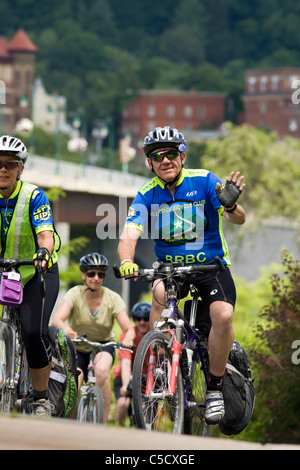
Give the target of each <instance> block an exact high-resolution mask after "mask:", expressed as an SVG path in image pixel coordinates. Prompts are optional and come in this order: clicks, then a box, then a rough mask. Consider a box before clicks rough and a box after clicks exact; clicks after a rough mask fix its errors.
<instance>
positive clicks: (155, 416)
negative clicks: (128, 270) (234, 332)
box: [114, 258, 225, 436]
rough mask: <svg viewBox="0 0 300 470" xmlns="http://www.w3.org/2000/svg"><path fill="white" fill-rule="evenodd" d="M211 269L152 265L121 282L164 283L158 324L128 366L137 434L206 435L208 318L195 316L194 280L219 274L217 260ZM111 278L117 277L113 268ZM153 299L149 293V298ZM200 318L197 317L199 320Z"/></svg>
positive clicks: (198, 306)
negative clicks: (185, 288) (185, 294)
mask: <svg viewBox="0 0 300 470" xmlns="http://www.w3.org/2000/svg"><path fill="white" fill-rule="evenodd" d="M216 263H217V264H214V265H203V266H202V265H195V266H194V265H193V266H184V265H183V264H182V263H162V262H155V263H153V267H152V269H140V271H139V274H138V275H136V276H127V277H126V279H129V278H135V279H141V280H143V281H146V282H149V283H152V282H153V281H154V280H155V279H160V280H161V282H163V283H164V287H165V292H166V304H165V308H164V310H163V312H162V315H161V318H160V319H159V321H158V322H156V324H155V325H154V329H153V330H152V331H150V332H148V333H147V334H146V335H145V336H144V337H143V338H142V340H141V342H140V344H139V347H138V349H137V352H136V356H135V361H134V365H133V379H132V380H133V384H132V389H133V407H134V414H135V421H136V425H137V427H138V428H141V429H147V430H151V431H164V432H170V433H174V434H180V433H186V434H193V435H203V436H206V435H209V433H210V426H208V425H207V424H206V422H205V418H204V413H205V395H206V388H207V384H208V378H209V355H208V349H207V338H208V334H209V331H210V326H211V325H210V318H209V317H207V318H205V316H204V314H203V312H201V301H200V300H199V292H198V291H197V289H196V288H195V287H194V285H193V278H194V276H195V275H197V276H199V275H201V273H202V274H204V273H207V272H213V271H222V270H225V267H224V265H223V263H222V261H221V259H220V258H216ZM114 272H115V275H116V277H120V273H119V271H118V268H117V267H116V266H115V267H114ZM183 282H188V283H189V290H190V294H191V297H192V299H191V301H189V302H186V306H187V308H185V312H184V313H183V314H182V313H181V312H180V311H179V308H178V303H179V300H180V289H181V287H182V284H183ZM154 295H155V292H154ZM201 313H202V315H201Z"/></svg>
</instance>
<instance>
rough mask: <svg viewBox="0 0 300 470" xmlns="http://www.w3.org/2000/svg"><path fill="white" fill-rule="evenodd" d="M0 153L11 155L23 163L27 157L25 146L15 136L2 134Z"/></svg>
mask: <svg viewBox="0 0 300 470" xmlns="http://www.w3.org/2000/svg"><path fill="white" fill-rule="evenodd" d="M0 155H11V156H14V157H18V158H20V160H22V163H25V162H26V160H27V158H28V153H27V148H26V147H25V145H24V144H23V142H22V141H21V140H20V139H18V138H17V137H13V136H11V135H2V136H1V137H0Z"/></svg>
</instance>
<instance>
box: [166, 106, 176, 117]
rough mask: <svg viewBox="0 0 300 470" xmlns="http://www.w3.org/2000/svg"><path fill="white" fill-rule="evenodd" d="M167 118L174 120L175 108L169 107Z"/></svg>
mask: <svg viewBox="0 0 300 470" xmlns="http://www.w3.org/2000/svg"><path fill="white" fill-rule="evenodd" d="M167 116H168V117H169V118H172V117H174V116H175V106H173V105H169V106H168V107H167Z"/></svg>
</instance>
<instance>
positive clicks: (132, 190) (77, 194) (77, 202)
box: [22, 155, 153, 305]
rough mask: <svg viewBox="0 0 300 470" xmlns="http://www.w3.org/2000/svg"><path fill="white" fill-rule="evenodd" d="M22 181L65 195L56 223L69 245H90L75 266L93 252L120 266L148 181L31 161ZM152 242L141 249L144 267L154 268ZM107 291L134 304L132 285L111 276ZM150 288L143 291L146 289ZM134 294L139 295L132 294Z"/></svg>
mask: <svg viewBox="0 0 300 470" xmlns="http://www.w3.org/2000/svg"><path fill="white" fill-rule="evenodd" d="M22 180H24V181H27V182H29V183H33V184H36V185H37V186H39V187H41V188H42V189H44V190H46V191H47V190H49V189H51V188H60V189H61V190H63V191H64V193H65V195H64V196H61V197H60V198H59V199H58V201H55V202H52V203H51V206H52V209H53V216H54V223H55V226H56V229H57V231H58V233H59V235H60V237H61V239H62V244H66V243H68V242H69V240H70V239H72V238H75V237H78V236H85V237H87V238H89V243H88V244H87V245H86V246H84V247H83V248H82V250H81V251H80V252H79V253H76V255H73V256H74V260H79V258H80V256H82V255H83V254H86V253H88V252H91V251H98V252H100V253H103V254H104V255H105V256H106V257H107V258H108V260H109V264H110V266H112V265H113V264H115V263H116V264H118V263H119V260H118V257H117V245H118V239H119V235H120V232H121V230H122V228H123V225H124V222H125V219H126V216H127V212H128V207H129V205H130V203H131V201H132V199H133V198H134V196H135V195H136V193H137V191H138V190H139V188H140V187H141V186H142V185H143V184H144V183H145V182H146V181H147V180H148V178H144V177H142V176H138V175H134V174H131V173H125V172H122V171H114V170H109V169H107V168H99V167H95V166H91V165H83V164H76V163H72V162H66V161H61V160H60V161H56V160H55V159H51V158H46V157H41V156H38V155H30V156H29V158H28V161H27V163H26V165H25V168H24V172H23V175H22ZM145 243H147V240H145V241H144V240H142V241H141V244H139V247H138V249H137V259H139V261H140V263H141V264H140V265H141V266H146V265H147V263H148V262H149V264H151V263H152V262H153V247H152V243H151V241H150V242H149V244H150V243H151V249H150V248H149V249H146V250H145ZM67 264H68V259H66V258H64V257H63V256H60V258H59V266H60V268H61V269H64V268H65V267H66V266H67ZM105 282H106V285H107V286H108V287H110V288H112V289H114V290H116V291H118V292H119V293H120V294H122V296H123V298H124V300H125V301H126V302H127V303H128V302H129V282H128V281H127V282H126V283H125V282H122V281H118V280H116V279H115V277H114V275H113V273H112V269H110V270H109V272H108V275H107V279H106V281H105ZM145 287H146V286H143V288H144V289H145ZM132 290H133V289H132ZM139 294H140V290H139V289H136V288H135V289H134V292H132V294H131V295H130V297H131V301H130V303H131V305H132V302H135V301H137V300H138V297H139Z"/></svg>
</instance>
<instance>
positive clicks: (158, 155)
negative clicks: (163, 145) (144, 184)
mask: <svg viewBox="0 0 300 470" xmlns="http://www.w3.org/2000/svg"><path fill="white" fill-rule="evenodd" d="M178 156H179V152H178V150H176V149H174V150H172V149H171V150H170V149H169V150H159V151H158V152H153V153H151V154H150V158H152V159H153V160H154V161H155V162H160V163H161V162H162V161H163V159H164V158H165V157H167V159H168V160H169V161H170V160H174V158H176V157H178Z"/></svg>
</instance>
